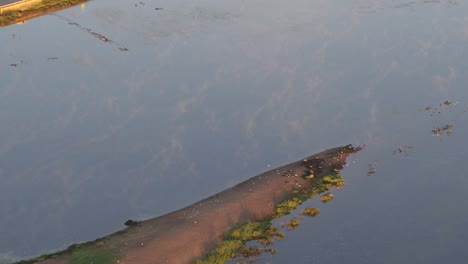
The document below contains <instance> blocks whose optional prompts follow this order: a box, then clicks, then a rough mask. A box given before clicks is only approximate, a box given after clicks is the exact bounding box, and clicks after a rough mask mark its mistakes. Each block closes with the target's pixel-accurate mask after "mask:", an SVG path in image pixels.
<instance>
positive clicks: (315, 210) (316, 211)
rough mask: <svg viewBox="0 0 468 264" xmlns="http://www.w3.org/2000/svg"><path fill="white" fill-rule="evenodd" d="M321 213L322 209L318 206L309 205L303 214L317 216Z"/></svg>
mask: <svg viewBox="0 0 468 264" xmlns="http://www.w3.org/2000/svg"><path fill="white" fill-rule="evenodd" d="M319 213H320V209H318V208H310V207H307V208H306V209H304V210H303V211H302V214H303V215H308V216H316V215H318V214H319Z"/></svg>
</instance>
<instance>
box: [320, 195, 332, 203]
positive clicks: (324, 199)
mask: <svg viewBox="0 0 468 264" xmlns="http://www.w3.org/2000/svg"><path fill="white" fill-rule="evenodd" d="M334 197H335V196H334V195H333V193H327V194H325V195H323V196H322V197H320V201H322V202H324V203H326V202H328V201H330V200H331V199H333V198H334Z"/></svg>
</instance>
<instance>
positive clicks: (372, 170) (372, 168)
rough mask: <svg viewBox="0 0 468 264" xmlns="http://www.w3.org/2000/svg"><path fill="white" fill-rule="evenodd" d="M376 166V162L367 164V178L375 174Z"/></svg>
mask: <svg viewBox="0 0 468 264" xmlns="http://www.w3.org/2000/svg"><path fill="white" fill-rule="evenodd" d="M376 166H377V161H376V160H374V161H372V162H371V163H369V171H368V172H367V176H372V175H373V174H375V172H376V170H377V168H376Z"/></svg>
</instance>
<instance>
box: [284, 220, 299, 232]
mask: <svg viewBox="0 0 468 264" xmlns="http://www.w3.org/2000/svg"><path fill="white" fill-rule="evenodd" d="M299 224H300V223H299V221H298V220H296V219H291V220H289V222H288V227H287V229H288V230H293V229H296V227H298V226H299Z"/></svg>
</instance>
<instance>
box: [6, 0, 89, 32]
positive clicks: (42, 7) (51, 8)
mask: <svg viewBox="0 0 468 264" xmlns="http://www.w3.org/2000/svg"><path fill="white" fill-rule="evenodd" d="M87 1H89V0H43V1H41V2H39V3H36V4H31V5H30V6H28V7H25V8H24V10H11V11H5V12H3V14H0V26H7V25H11V24H14V23H18V22H21V21H23V20H28V19H31V18H34V17H37V16H41V15H44V14H46V13H48V12H55V11H58V10H61V9H65V8H68V7H71V6H75V5H78V4H82V3H85V2H87ZM18 9H20V4H18Z"/></svg>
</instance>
